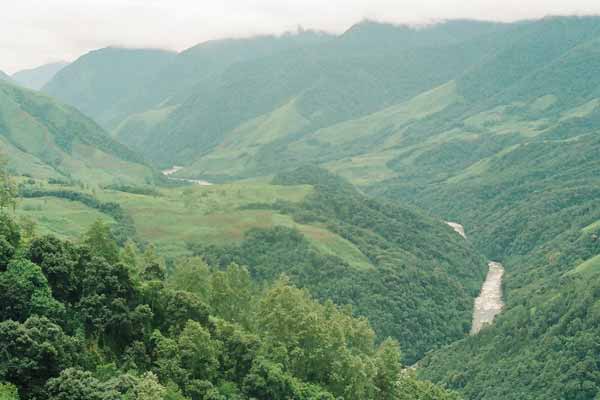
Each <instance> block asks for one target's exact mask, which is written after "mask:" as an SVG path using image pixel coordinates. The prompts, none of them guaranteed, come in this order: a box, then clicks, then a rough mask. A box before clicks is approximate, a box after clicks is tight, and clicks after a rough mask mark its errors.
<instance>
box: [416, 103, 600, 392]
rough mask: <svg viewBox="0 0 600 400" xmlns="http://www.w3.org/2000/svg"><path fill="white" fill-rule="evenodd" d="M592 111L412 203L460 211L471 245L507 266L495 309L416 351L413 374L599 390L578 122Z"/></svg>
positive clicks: (595, 149)
mask: <svg viewBox="0 0 600 400" xmlns="http://www.w3.org/2000/svg"><path fill="white" fill-rule="evenodd" d="M594 114H595V115H594V116H592V115H590V116H588V117H585V116H580V117H576V118H575V120H571V121H570V123H569V124H568V128H567V127H565V129H563V130H562V131H561V135H560V136H558V137H554V138H547V139H546V140H543V141H541V140H540V141H537V142H532V143H527V144H524V145H518V146H514V148H512V149H511V150H509V151H506V152H504V153H503V154H501V155H495V156H493V157H490V158H488V159H485V160H483V161H482V162H481V163H480V164H479V165H478V168H477V171H475V170H473V171H469V174H468V176H465V177H464V178H463V179H460V180H454V181H453V182H446V183H442V184H436V185H434V187H431V188H430V189H429V190H430V192H428V193H427V194H423V195H420V196H419V200H418V201H419V203H420V204H422V205H423V206H425V207H429V206H432V207H433V208H434V209H435V210H436V211H437V212H440V213H443V214H444V215H450V216H452V218H457V219H458V220H461V221H463V222H464V223H465V226H466V227H467V229H469V228H470V229H472V233H471V236H472V237H474V238H476V239H475V244H476V245H477V247H478V248H479V249H481V250H482V251H485V252H486V253H487V254H490V255H491V256H493V257H494V259H496V260H501V261H502V262H503V263H504V266H505V268H506V271H507V272H506V279H505V281H504V287H505V302H506V309H505V311H504V312H503V313H502V314H501V315H500V316H499V317H498V319H497V321H496V322H495V324H494V325H493V326H491V327H489V328H487V329H484V330H483V331H482V333H480V334H479V335H478V336H476V337H472V338H468V339H465V340H462V341H459V342H457V343H455V344H453V345H451V346H450V347H448V348H446V349H444V350H443V351H439V352H434V353H432V354H430V355H429V356H428V357H426V359H425V360H422V362H421V363H420V373H421V374H422V376H423V377H426V378H428V379H431V380H433V381H436V382H438V383H443V384H444V385H446V386H447V387H450V388H454V389H459V390H461V391H462V392H463V394H464V395H465V398H468V399H471V398H473V399H474V398H484V399H523V398H532V399H542V398H579V397H581V398H593V397H594V396H596V395H597V393H598V392H600V379H599V378H598V376H599V373H600V367H599V366H598V364H597V362H596V361H595V357H594V354H596V351H597V338H598V330H597V321H598V313H597V308H598V304H599V301H600V295H599V293H600V286H599V284H598V272H599V271H600V239H598V238H599V237H600V210H599V209H598V207H597V205H596V203H597V199H598V198H599V196H600V177H599V175H598V170H599V168H600V159H599V157H598V154H600V132H599V131H598V129H597V125H596V124H595V123H590V122H591V121H594V120H596V119H597V118H598V112H597V111H596V112H594ZM554 135H556V131H555V133H554ZM450 199H451V200H450ZM490 369H493V370H494V371H495V372H494V374H490V373H489V371H490Z"/></svg>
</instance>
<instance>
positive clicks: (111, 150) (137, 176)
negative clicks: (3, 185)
mask: <svg viewBox="0 0 600 400" xmlns="http://www.w3.org/2000/svg"><path fill="white" fill-rule="evenodd" d="M0 149H1V150H2V152H3V153H5V154H7V155H9V156H10V157H9V159H8V162H9V168H10V169H11V171H13V172H14V173H16V174H27V175H29V176H33V177H37V178H54V179H66V180H71V179H72V180H80V181H85V182H87V183H88V184H94V185H98V184H100V183H103V184H110V183H113V182H122V181H123V182H129V183H144V182H146V181H148V182H154V181H155V180H156V173H155V172H154V171H153V169H152V168H151V167H149V166H148V165H146V164H145V163H144V161H143V159H142V158H141V157H140V156H139V155H138V154H137V153H135V152H133V151H131V150H130V149H128V148H127V147H125V146H123V145H122V144H120V143H118V142H116V141H114V140H112V139H111V138H109V137H108V135H107V134H106V132H105V131H104V130H102V128H100V127H99V126H98V125H97V124H96V123H95V122H93V121H92V120H91V119H89V118H87V117H85V116H83V115H82V114H81V113H79V112H78V111H76V110H75V109H73V108H71V107H68V106H65V105H63V104H60V103H58V102H57V101H56V100H54V99H51V98H49V97H47V96H44V95H41V94H39V93H35V92H32V91H29V90H27V89H23V88H20V87H18V86H15V85H11V84H9V83H4V82H0Z"/></svg>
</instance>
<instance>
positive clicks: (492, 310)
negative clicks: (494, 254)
mask: <svg viewBox="0 0 600 400" xmlns="http://www.w3.org/2000/svg"><path fill="white" fill-rule="evenodd" d="M446 224H448V226H450V227H451V228H452V229H454V231H455V232H456V233H458V234H459V235H460V236H462V237H463V238H465V239H466V238H467V235H466V234H465V228H464V227H463V226H462V225H461V224H459V223H457V222H448V221H447V222H446ZM503 275H504V267H503V266H502V264H500V263H498V262H495V261H490V262H489V263H488V273H487V276H486V278H485V282H483V286H481V292H480V293H479V296H478V297H477V298H476V299H475V306H474V307H473V323H472V324H471V335H476V334H477V333H479V331H480V330H481V328H483V326H484V325H488V324H491V323H492V322H494V318H495V317H496V315H498V314H499V313H500V311H502V308H503V307H504V303H503V302H502V276H503Z"/></svg>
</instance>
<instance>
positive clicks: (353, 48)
mask: <svg viewBox="0 0 600 400" xmlns="http://www.w3.org/2000/svg"><path fill="white" fill-rule="evenodd" d="M502 29H504V25H501V24H494V23H484V22H475V21H456V22H448V23H445V24H440V25H434V26H431V27H427V28H423V29H418V30H417V29H414V28H408V27H406V26H395V25H386V24H379V23H374V22H369V21H365V22H363V23H361V24H358V25H357V26H355V27H353V28H352V29H350V30H349V31H348V32H346V33H345V34H343V35H340V36H331V35H326V34H321V33H318V32H311V31H301V32H298V33H294V34H287V35H283V36H280V37H274V36H265V37H255V38H249V39H237V40H220V41H213V42H207V43H203V44H200V45H198V46H195V47H193V48H191V49H189V50H187V51H184V52H182V53H180V54H179V55H178V56H177V57H175V60H174V61H173V62H172V63H170V64H169V65H168V66H167V67H165V68H164V69H162V70H161V71H160V72H159V73H157V75H156V76H155V77H154V78H152V79H149V80H148V81H147V82H146V83H147V84H146V85H144V87H143V88H142V89H141V90H140V91H138V92H135V91H133V95H132V96H129V98H126V99H123V100H122V101H121V102H120V104H119V106H118V107H115V108H116V109H118V110H121V115H120V116H117V117H115V118H114V119H113V120H112V121H113V122H114V123H113V122H111V123H109V124H107V123H106V122H107V120H109V119H110V118H106V114H103V113H105V112H108V113H110V114H111V115H115V114H116V112H112V111H106V110H105V109H103V108H100V109H98V110H90V109H89V108H86V106H85V104H86V101H89V98H92V97H93V96H92V95H91V93H89V94H88V99H87V100H86V99H85V98H83V99H75V98H71V99H67V98H66V97H65V96H64V94H61V93H60V88H59V87H56V86H54V84H53V83H52V82H51V83H50V84H49V85H48V88H47V89H46V90H48V91H49V93H51V94H55V95H57V97H59V98H62V99H65V100H67V101H69V103H70V104H72V105H74V106H76V107H79V108H80V109H82V110H84V111H87V112H88V113H89V114H90V115H91V116H92V117H94V118H96V119H97V120H98V121H100V122H101V123H103V124H104V125H105V126H107V127H109V128H111V129H113V131H114V135H115V137H117V138H119V140H121V141H122V142H124V143H125V144H128V145H132V146H133V147H135V148H137V149H140V150H141V149H143V151H144V154H145V155H146V156H148V157H150V158H152V159H153V160H155V161H156V162H157V163H159V164H161V165H168V164H173V163H179V164H181V163H183V164H190V163H192V162H193V161H195V160H196V159H198V155H199V154H205V153H207V152H209V151H211V150H216V146H218V145H219V144H223V143H228V142H230V139H229V137H230V136H234V137H235V136H237V135H236V129H244V128H245V127H247V126H248V124H252V123H254V122H258V123H260V120H262V119H265V118H269V115H271V114H272V113H274V112H277V111H278V110H280V109H283V112H282V114H283V115H281V118H283V119H286V118H288V117H289V118H291V119H292V121H293V122H296V123H297V124H298V126H296V125H292V126H290V127H289V128H285V129H284V130H283V131H277V132H272V134H270V136H269V137H266V138H263V139H261V140H262V141H265V140H268V141H269V142H277V141H278V140H282V141H286V140H287V141H289V140H291V139H292V138H293V137H294V135H296V136H297V135H299V134H302V133H305V132H306V133H308V132H310V131H314V130H316V129H318V128H320V127H322V126H326V125H331V124H333V123H336V122H338V121H340V120H345V119H350V118H353V117H356V116H360V115H364V114H368V113H371V112H374V111H376V110H378V109H380V108H382V107H384V106H386V105H389V104H391V103H395V102H398V101H400V100H403V99H409V98H410V97H412V96H414V95H417V94H418V93H420V92H422V91H423V90H426V89H430V88H433V87H435V86H437V85H440V84H443V83H444V82H446V81H448V80H449V79H451V78H452V77H454V76H456V75H457V74H458V73H459V72H460V71H463V70H464V69H465V68H466V67H467V66H470V65H472V64H473V63H475V62H477V61H478V60H480V59H481V57H483V55H485V54H486V51H485V50H482V49H480V48H479V46H480V45H479V44H473V45H470V44H467V43H471V42H472V41H474V40H475V39H476V38H477V37H481V36H486V35H489V34H492V33H493V32H496V31H497V30H502ZM384 37H385V38H384ZM85 58H87V56H84V57H82V60H83V59H85ZM98 62H100V61H98ZM75 64H77V62H76V63H75ZM442 65H443V67H442ZM63 73H64V76H65V79H67V78H68V79H69V81H70V82H76V81H77V79H78V77H77V76H74V74H69V69H65V70H64V71H63ZM51 86H54V89H52V90H50V87H51ZM109 108H110V107H109ZM276 118H277V117H276ZM116 121H120V122H119V123H116ZM252 131H253V132H255V133H258V130H256V129H252ZM286 138H287V139H286ZM142 143H143V146H142ZM265 144H267V143H265ZM255 147H256V146H255ZM159 149H160V150H159ZM259 149H260V147H256V148H255V149H253V150H252V152H253V153H255V152H256V151H257V150H259ZM227 161H229V160H226V161H225V162H227ZM239 164H241V163H240V162H238V165H239ZM194 169H195V168H194ZM190 172H191V171H190ZM198 172H199V171H194V174H197V173H198ZM225 173H227V172H225ZM251 173H256V171H254V172H251V171H250V170H249V171H248V172H247V174H251Z"/></svg>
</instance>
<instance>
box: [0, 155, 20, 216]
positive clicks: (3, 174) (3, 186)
mask: <svg viewBox="0 0 600 400" xmlns="http://www.w3.org/2000/svg"><path fill="white" fill-rule="evenodd" d="M7 164H8V162H7V160H6V158H4V156H3V155H1V154H0V211H2V210H4V209H6V208H13V209H14V208H15V207H16V204H17V203H16V198H17V186H16V185H15V183H14V182H13V180H12V178H11V176H10V174H9V173H8V168H7Z"/></svg>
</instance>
